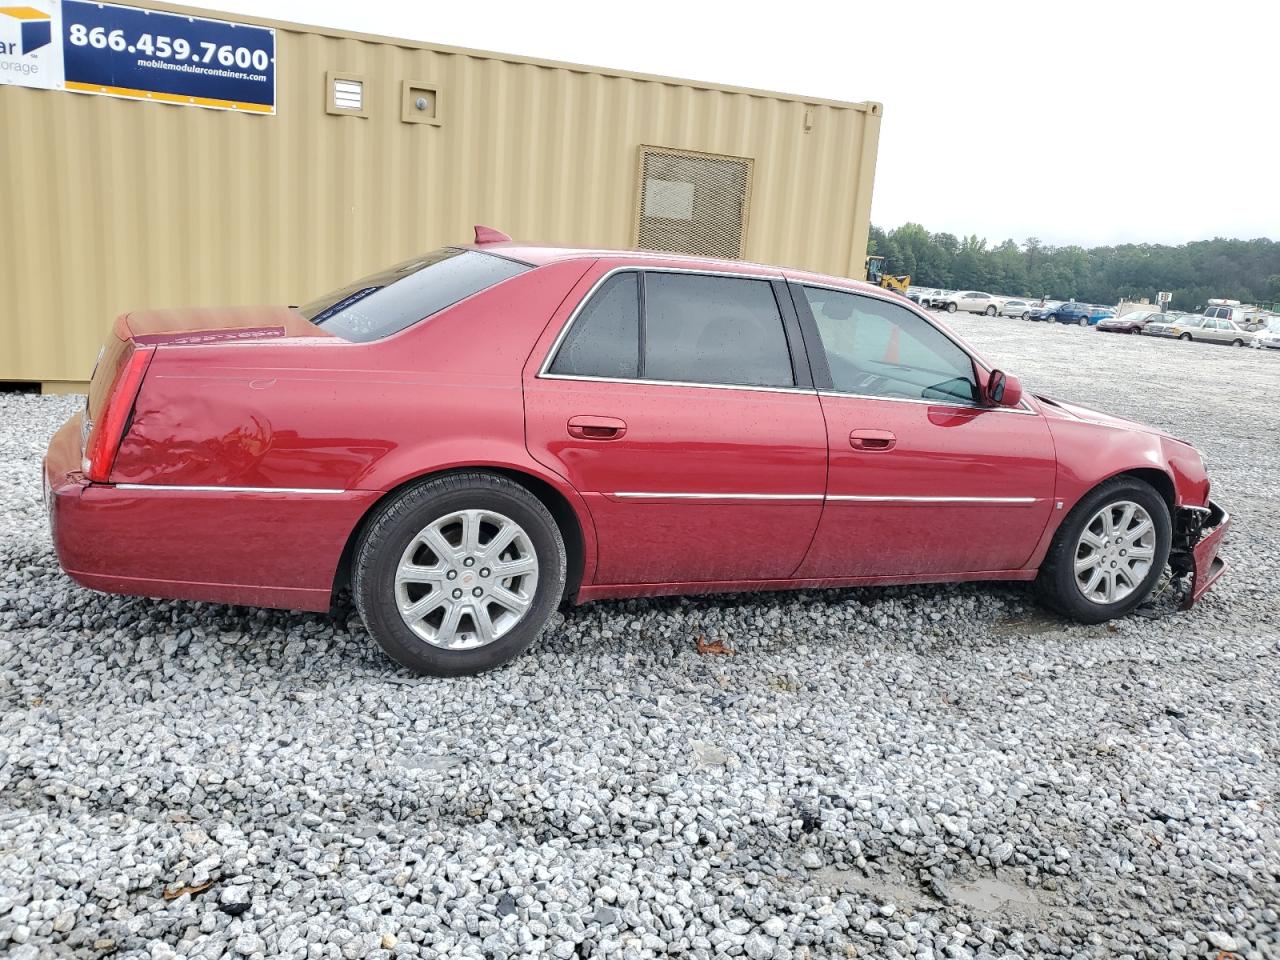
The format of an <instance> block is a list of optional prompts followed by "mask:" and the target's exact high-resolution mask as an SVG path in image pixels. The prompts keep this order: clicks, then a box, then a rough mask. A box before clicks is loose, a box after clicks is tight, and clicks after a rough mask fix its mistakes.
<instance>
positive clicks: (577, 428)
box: [567, 417, 627, 440]
mask: <svg viewBox="0 0 1280 960" xmlns="http://www.w3.org/2000/svg"><path fill="white" fill-rule="evenodd" d="M567 429H568V430H569V436H571V437H577V438H578V439H579V440H618V439H621V438H622V437H624V436H626V433H627V423H626V421H625V420H619V419H618V418H617V417H570V418H569V423H568V424H567Z"/></svg>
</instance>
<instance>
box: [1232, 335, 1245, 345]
mask: <svg viewBox="0 0 1280 960" xmlns="http://www.w3.org/2000/svg"><path fill="white" fill-rule="evenodd" d="M1231 345H1232V346H1233V347H1243V346H1244V341H1243V340H1241V339H1240V338H1239V337H1237V338H1236V339H1235V340H1232V341H1231Z"/></svg>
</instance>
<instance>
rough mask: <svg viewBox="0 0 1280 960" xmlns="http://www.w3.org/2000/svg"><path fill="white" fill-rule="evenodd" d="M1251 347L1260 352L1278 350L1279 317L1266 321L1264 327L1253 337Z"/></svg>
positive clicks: (1279, 336) (1279, 344) (1279, 340)
mask: <svg viewBox="0 0 1280 960" xmlns="http://www.w3.org/2000/svg"><path fill="white" fill-rule="evenodd" d="M1253 345H1254V346H1255V347H1257V348H1258V349H1260V350H1261V349H1270V350H1280V317H1276V318H1275V319H1274V320H1268V321H1267V323H1266V325H1265V326H1264V327H1263V328H1262V329H1261V330H1259V331H1258V332H1257V333H1255V334H1254V335H1253Z"/></svg>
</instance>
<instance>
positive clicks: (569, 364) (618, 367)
mask: <svg viewBox="0 0 1280 960" xmlns="http://www.w3.org/2000/svg"><path fill="white" fill-rule="evenodd" d="M548 372H549V373H554V374H559V375H560V376H565V377H608V378H611V379H615V380H634V379H635V378H636V377H638V376H639V375H640V279H639V275H638V274H635V273H618V274H614V275H613V276H612V277H610V278H609V279H608V280H606V281H605V282H604V284H603V285H602V286H601V287H600V289H599V290H597V291H596V292H595V294H594V295H593V296H592V297H591V299H590V300H588V301H587V302H586V304H585V305H584V306H583V308H582V311H581V313H579V314H578V317H577V319H576V320H574V322H573V326H572V327H570V328H569V332H568V334H566V335H565V338H564V343H562V344H561V345H560V349H559V350H558V351H557V352H556V358H555V360H554V361H552V364H551V369H550V370H549V371H548Z"/></svg>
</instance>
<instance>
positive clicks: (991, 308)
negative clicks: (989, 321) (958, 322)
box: [983, 304, 996, 317]
mask: <svg viewBox="0 0 1280 960" xmlns="http://www.w3.org/2000/svg"><path fill="white" fill-rule="evenodd" d="M983 312H984V313H986V315H987V316H988V317H994V316H995V315H996V308H995V305H994V304H992V305H991V306H989V307H987V309H986V310H985V311H983Z"/></svg>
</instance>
